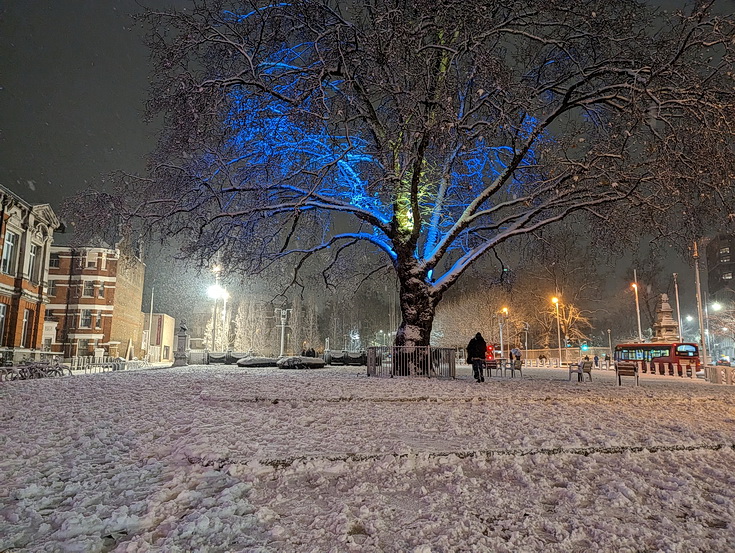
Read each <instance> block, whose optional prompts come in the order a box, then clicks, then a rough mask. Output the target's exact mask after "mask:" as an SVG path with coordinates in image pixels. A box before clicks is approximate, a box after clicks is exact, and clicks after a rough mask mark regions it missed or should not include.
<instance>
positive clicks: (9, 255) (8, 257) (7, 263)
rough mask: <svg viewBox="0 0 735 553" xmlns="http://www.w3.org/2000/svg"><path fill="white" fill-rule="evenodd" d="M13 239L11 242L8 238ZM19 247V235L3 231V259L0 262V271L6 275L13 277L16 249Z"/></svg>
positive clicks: (16, 260) (16, 258)
mask: <svg viewBox="0 0 735 553" xmlns="http://www.w3.org/2000/svg"><path fill="white" fill-rule="evenodd" d="M11 236H12V237H13V239H12V240H11V239H10V237H11ZM19 245H20V234H18V233H16V232H13V231H12V230H6V231H5V240H4V242H3V257H2V260H1V261H0V270H1V271H2V272H3V273H5V274H6V275H14V274H15V272H16V270H17V266H18V249H19Z"/></svg>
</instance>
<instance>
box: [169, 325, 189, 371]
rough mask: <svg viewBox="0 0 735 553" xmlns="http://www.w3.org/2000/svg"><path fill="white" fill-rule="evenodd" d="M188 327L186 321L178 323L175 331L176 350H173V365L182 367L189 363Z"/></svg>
mask: <svg viewBox="0 0 735 553" xmlns="http://www.w3.org/2000/svg"><path fill="white" fill-rule="evenodd" d="M188 351H189V329H188V328H187V326H186V321H182V322H181V324H180V325H179V331H178V332H177V333H176V351H174V364H173V366H174V367H183V366H184V365H188V364H189V359H188Z"/></svg>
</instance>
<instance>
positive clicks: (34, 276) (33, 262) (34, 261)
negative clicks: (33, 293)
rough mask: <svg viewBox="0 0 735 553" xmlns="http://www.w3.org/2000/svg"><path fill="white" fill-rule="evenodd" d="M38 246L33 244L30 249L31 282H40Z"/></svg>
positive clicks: (29, 267)
mask: <svg viewBox="0 0 735 553" xmlns="http://www.w3.org/2000/svg"><path fill="white" fill-rule="evenodd" d="M38 250H39V248H38V246H36V245H35V244H31V247H30V249H29V250H28V275H29V276H30V277H31V282H38Z"/></svg>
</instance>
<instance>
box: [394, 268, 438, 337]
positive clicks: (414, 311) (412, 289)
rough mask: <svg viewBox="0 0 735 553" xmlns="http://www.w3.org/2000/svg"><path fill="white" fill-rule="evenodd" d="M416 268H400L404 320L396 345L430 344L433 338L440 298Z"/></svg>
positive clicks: (402, 315) (397, 333)
mask: <svg viewBox="0 0 735 553" xmlns="http://www.w3.org/2000/svg"><path fill="white" fill-rule="evenodd" d="M412 269H413V270H412ZM415 269H416V268H415V267H409V268H403V267H400V268H399V269H398V280H399V282H400V285H401V288H400V292H399V296H400V302H401V317H402V320H401V325H400V326H399V327H398V331H397V332H396V341H395V345H396V346H428V345H429V340H430V338H431V327H432V326H433V324H434V314H435V312H436V305H437V303H438V302H439V298H438V297H437V296H435V295H434V294H433V292H432V290H431V287H430V285H429V284H427V283H426V282H424V281H423V280H422V279H421V278H419V277H417V276H416V270H415Z"/></svg>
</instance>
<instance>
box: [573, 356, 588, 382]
mask: <svg viewBox="0 0 735 553" xmlns="http://www.w3.org/2000/svg"><path fill="white" fill-rule="evenodd" d="M572 374H576V375H577V380H578V381H579V382H582V381H583V380H584V375H585V374H586V375H587V376H589V377H590V382H592V361H580V362H579V363H571V364H570V365H569V380H570V381H571V380H572Z"/></svg>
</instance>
